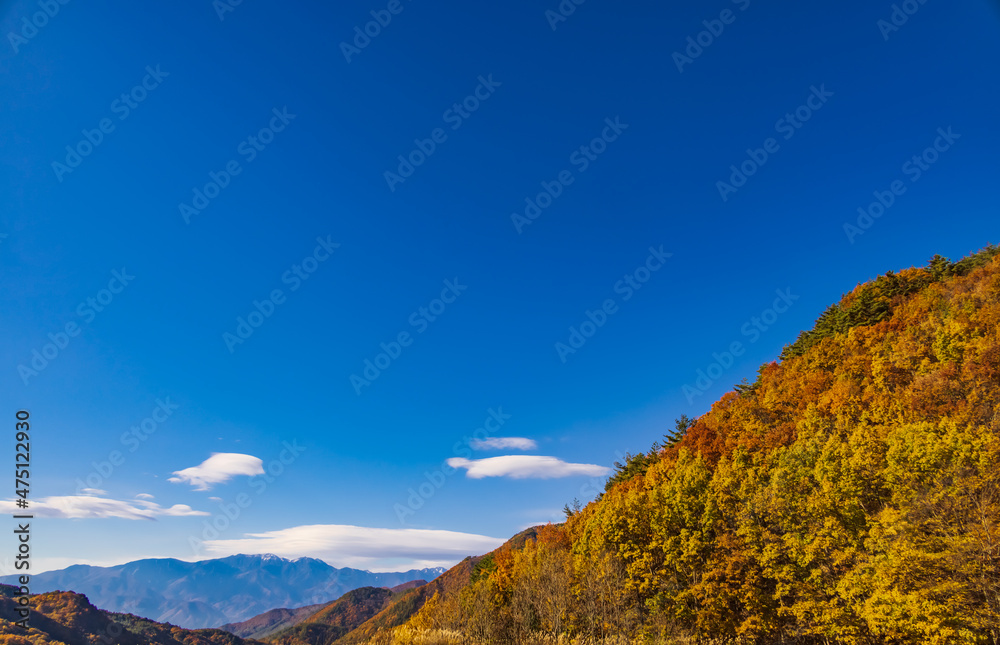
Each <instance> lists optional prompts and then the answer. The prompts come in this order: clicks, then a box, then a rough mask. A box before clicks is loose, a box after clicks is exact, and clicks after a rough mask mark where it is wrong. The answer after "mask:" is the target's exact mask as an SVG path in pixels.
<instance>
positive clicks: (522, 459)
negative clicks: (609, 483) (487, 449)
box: [448, 455, 611, 479]
mask: <svg viewBox="0 0 1000 645" xmlns="http://www.w3.org/2000/svg"><path fill="white" fill-rule="evenodd" d="M448 465H449V466H451V467H453V468H465V469H466V470H467V471H468V472H467V473H466V476H467V477H468V478H469V479H482V478H484V477H510V478H511V479H556V478H559V477H573V476H574V475H589V476H591V477H596V476H599V475H607V474H608V473H610V472H611V469H610V468H606V467H604V466H597V465H594V464H571V463H568V462H565V461H563V460H562V459H559V458H558V457H543V456H539V455H504V456H502V457H487V458H486V459H465V458H463V457H452V458H451V459H449V460H448Z"/></svg>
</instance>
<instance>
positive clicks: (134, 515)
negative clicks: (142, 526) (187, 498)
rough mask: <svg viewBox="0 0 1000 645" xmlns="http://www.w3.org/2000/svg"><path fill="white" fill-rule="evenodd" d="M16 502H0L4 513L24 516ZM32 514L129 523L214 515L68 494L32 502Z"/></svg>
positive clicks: (179, 507)
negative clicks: (124, 520) (110, 519)
mask: <svg viewBox="0 0 1000 645" xmlns="http://www.w3.org/2000/svg"><path fill="white" fill-rule="evenodd" d="M24 512H25V510H24V509H18V508H17V504H15V503H14V501H13V500H4V501H0V513H24ZM30 512H31V513H32V514H33V515H34V516H35V517H58V518H66V519H104V518H109V517H118V518H122V519H126V520H153V519H156V518H157V517H161V516H168V517H187V516H191V515H210V513H206V512H205V511H196V510H194V509H192V508H191V507H190V506H188V505H187V504H174V505H173V506H171V507H169V508H164V507H162V506H160V505H159V504H157V503H155V502H150V501H147V500H140V499H137V500H133V501H129V502H126V501H122V500H117V499H110V498H108V497H99V496H96V495H66V496H63V497H42V498H41V499H38V500H33V501H32V502H31V510H30Z"/></svg>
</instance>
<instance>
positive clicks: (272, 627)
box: [219, 592, 350, 638]
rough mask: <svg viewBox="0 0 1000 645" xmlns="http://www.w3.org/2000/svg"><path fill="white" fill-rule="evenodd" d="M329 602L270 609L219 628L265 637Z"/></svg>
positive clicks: (244, 635)
mask: <svg viewBox="0 0 1000 645" xmlns="http://www.w3.org/2000/svg"><path fill="white" fill-rule="evenodd" d="M348 593H350V592H348ZM327 604H329V603H326V604H320V605H307V606H306V607H298V608H297V609H288V608H286V607H282V608H281V609H271V610H270V611H265V612H264V613H263V614H257V615H256V616H251V617H250V618H247V619H246V620H244V621H240V622H238V623H226V624H225V625H220V626H219V629H223V630H225V631H227V632H229V633H231V634H236V635H237V636H239V637H241V638H263V637H265V636H267V635H269V634H273V633H275V632H277V631H281V630H282V629H285V628H287V627H291V626H292V625H298V624H299V623H301V622H302V621H304V620H306V619H307V618H309V617H310V616H312V615H313V614H315V613H316V612H317V611H319V610H320V609H322V608H323V607H326V606H327Z"/></svg>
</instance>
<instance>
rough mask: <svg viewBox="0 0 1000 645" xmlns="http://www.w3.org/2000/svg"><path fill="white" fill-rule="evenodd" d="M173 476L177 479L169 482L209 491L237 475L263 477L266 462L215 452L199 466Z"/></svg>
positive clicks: (230, 453) (254, 458)
mask: <svg viewBox="0 0 1000 645" xmlns="http://www.w3.org/2000/svg"><path fill="white" fill-rule="evenodd" d="M173 474H174V475H176V477H171V478H170V479H168V480H167V481H168V482H172V483H174V484H182V483H187V484H191V485H192V486H194V488H195V490H208V489H210V488H211V487H212V486H214V485H215V484H221V483H224V482H227V481H229V480H230V479H232V478H233V477H236V476H237V475H246V476H248V477H252V476H253V475H263V474H264V462H263V460H261V459H260V458H258V457H254V456H253V455H244V454H241V453H238V452H215V453H212V456H211V457H209V458H208V459H206V460H205V461H203V462H201V463H200V464H198V465H197V466H192V467H190V468H185V469H184V470H176V471H174V473H173Z"/></svg>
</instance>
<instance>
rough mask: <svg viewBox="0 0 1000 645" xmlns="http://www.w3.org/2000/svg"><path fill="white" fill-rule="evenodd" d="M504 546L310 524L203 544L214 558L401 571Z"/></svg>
mask: <svg viewBox="0 0 1000 645" xmlns="http://www.w3.org/2000/svg"><path fill="white" fill-rule="evenodd" d="M503 542H504V540H501V539H498V538H492V537H488V536H485V535H476V534H473V533H459V532H456V531H440V530H431V529H382V528H371V527H365V526H351V525H346V524H311V525H306V526H295V527H291V528H287V529H281V530H277V531H268V532H266V533H249V534H247V535H246V536H244V537H243V538H237V539H231V540H208V541H206V542H205V543H204V544H203V546H204V548H205V553H207V554H209V555H210V556H211V557H224V556H227V555H235V554H237V553H273V554H275V555H279V556H282V557H284V558H299V557H304V556H307V557H312V558H319V559H321V560H325V561H327V562H329V563H330V564H331V565H333V566H335V567H352V568H356V569H367V570H369V571H399V570H401V569H423V568H427V567H448V566H451V565H453V564H455V563H456V562H458V561H460V560H462V559H463V558H465V557H466V556H469V555H481V554H483V553H487V552H489V551H492V550H493V549H495V548H497V547H498V546H500V545H501V544H503Z"/></svg>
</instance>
